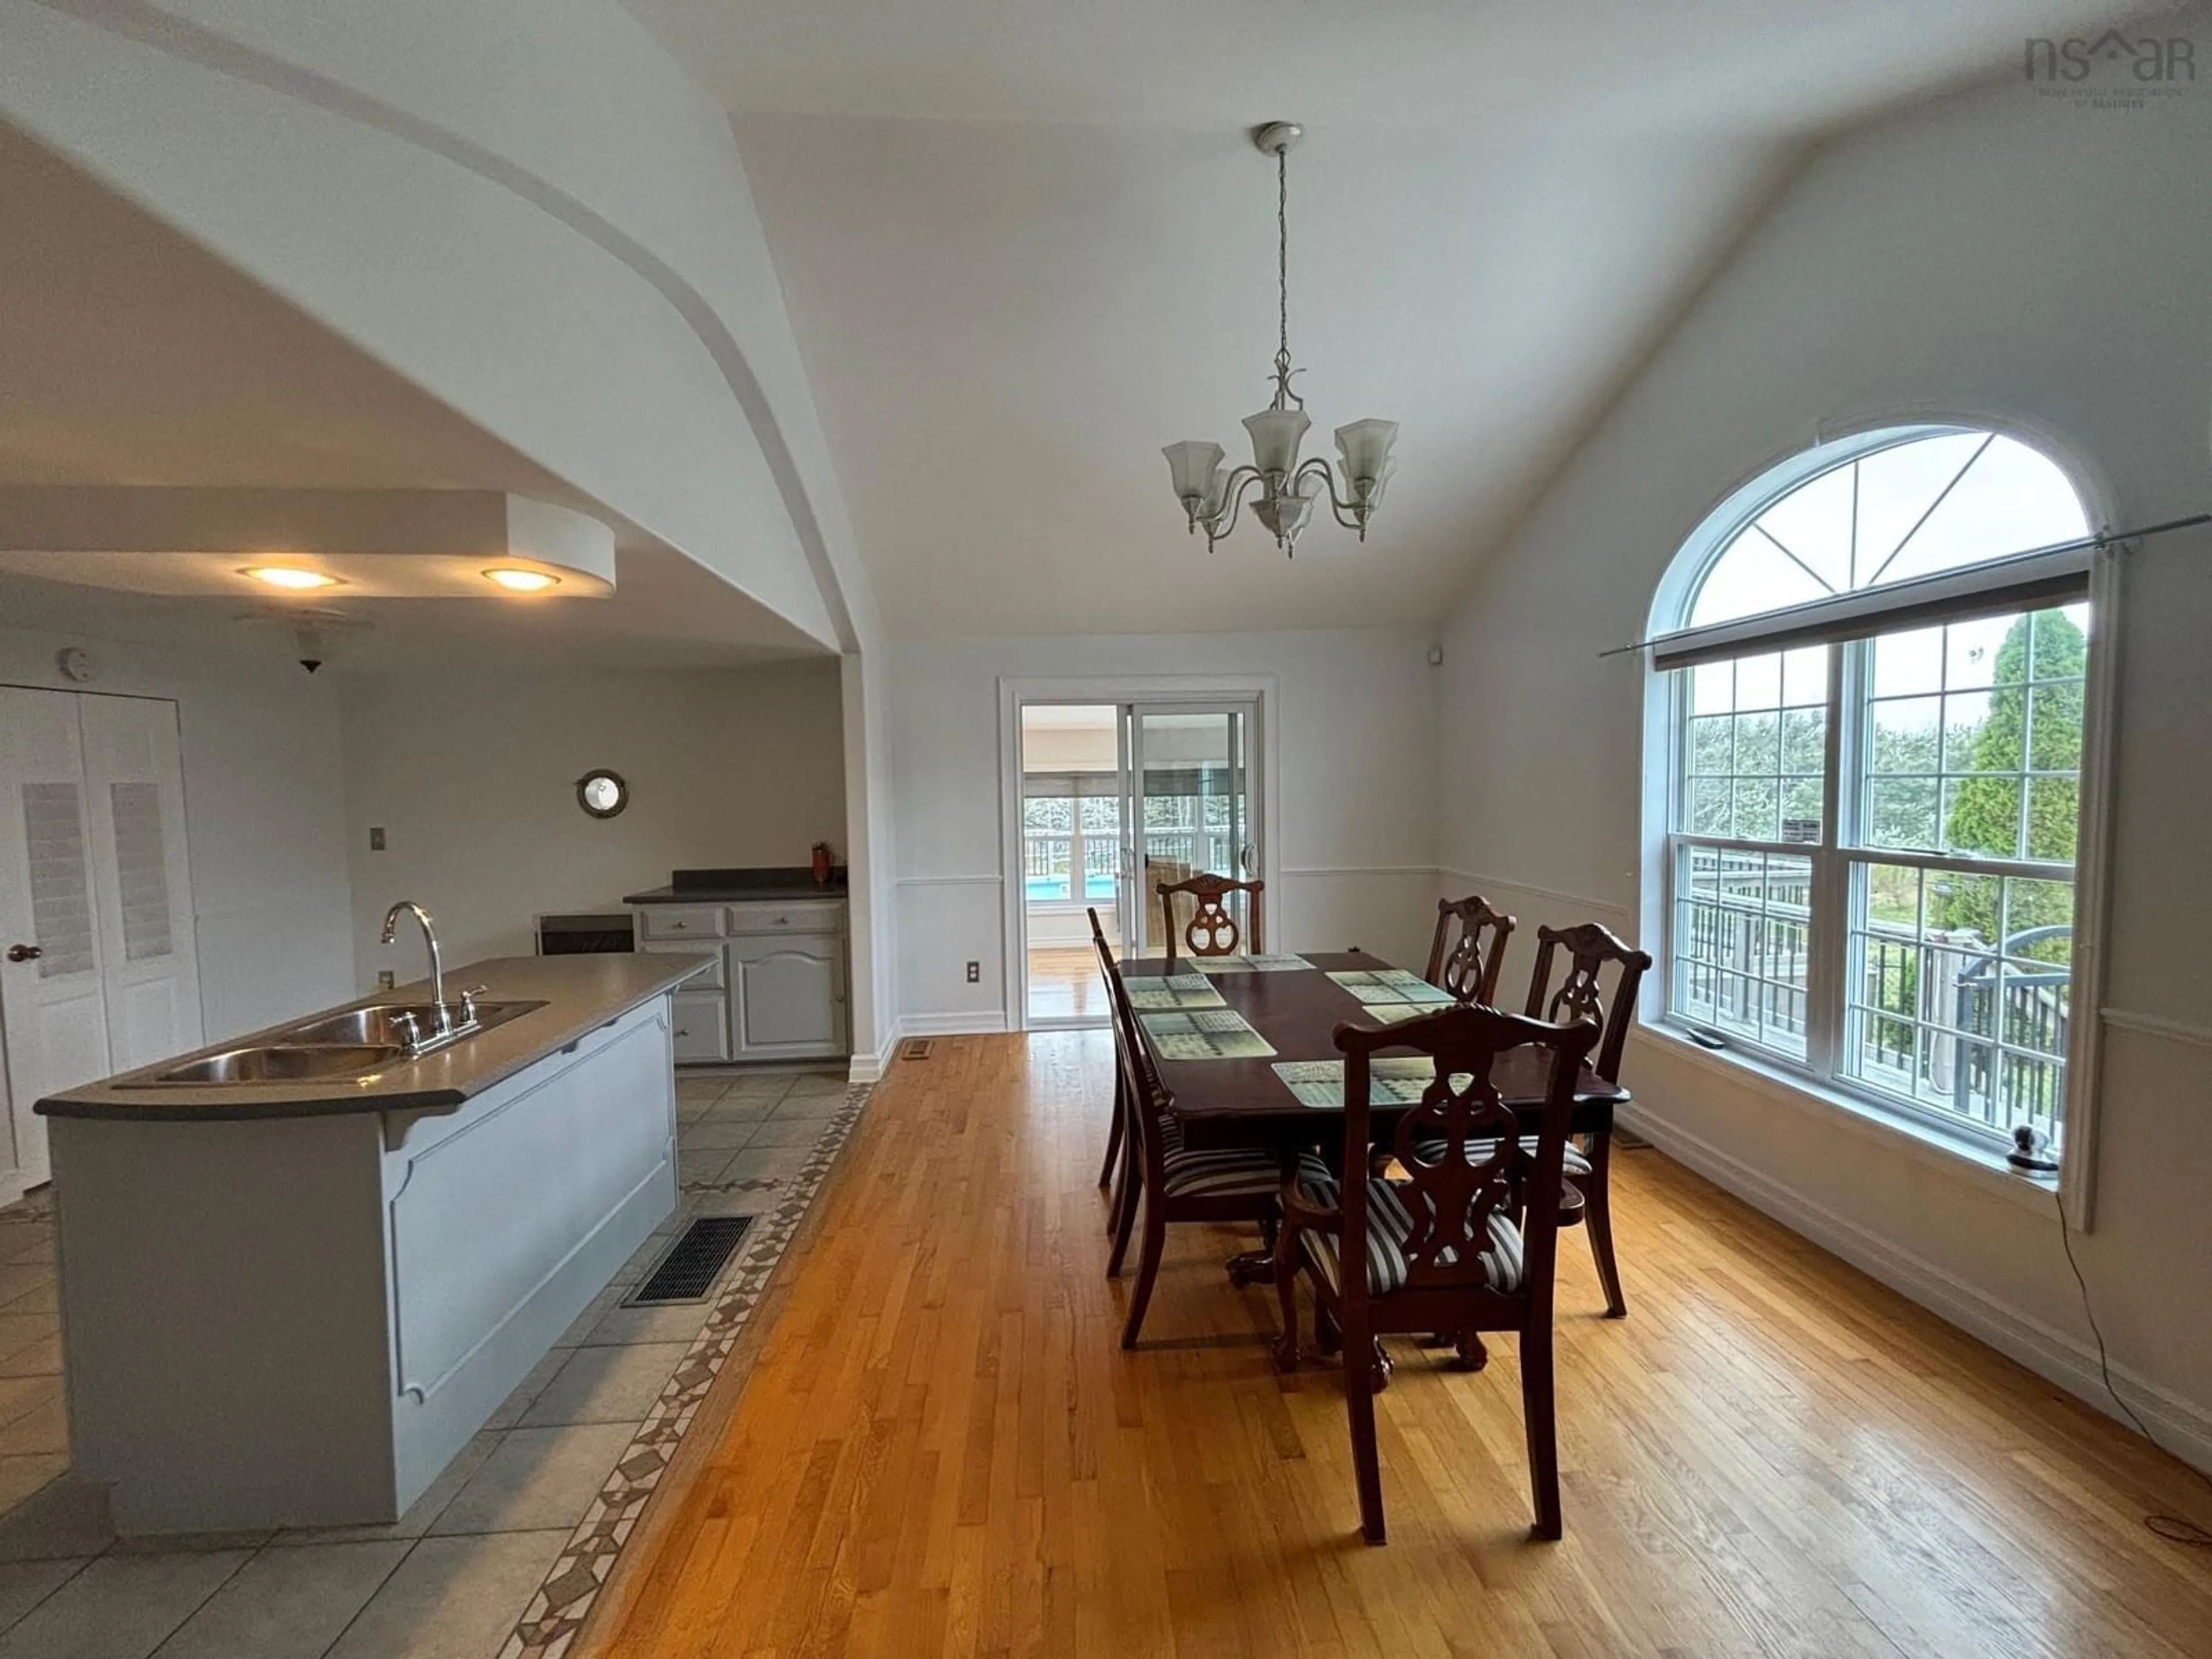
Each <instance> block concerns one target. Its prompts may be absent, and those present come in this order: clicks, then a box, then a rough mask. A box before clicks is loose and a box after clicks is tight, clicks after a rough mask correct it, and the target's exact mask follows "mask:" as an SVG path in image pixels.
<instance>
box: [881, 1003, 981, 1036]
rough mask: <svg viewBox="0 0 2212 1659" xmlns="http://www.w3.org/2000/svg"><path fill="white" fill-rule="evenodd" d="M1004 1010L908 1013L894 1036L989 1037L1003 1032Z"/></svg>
mask: <svg viewBox="0 0 2212 1659" xmlns="http://www.w3.org/2000/svg"><path fill="white" fill-rule="evenodd" d="M1007 1029H1008V1028H1007V1025H1006V1011H1005V1010H1004V1009H1000V1008H979V1009H976V1010H975V1011H974V1012H969V1013H950V1014H908V1015H907V1016H906V1017H905V1018H903V1019H902V1020H900V1021H899V1024H898V1034H899V1036H902V1037H910V1036H995V1035H997V1034H999V1033H1000V1032H1003V1031H1005V1030H1007Z"/></svg>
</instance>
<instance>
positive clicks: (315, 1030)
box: [131, 1001, 545, 1088]
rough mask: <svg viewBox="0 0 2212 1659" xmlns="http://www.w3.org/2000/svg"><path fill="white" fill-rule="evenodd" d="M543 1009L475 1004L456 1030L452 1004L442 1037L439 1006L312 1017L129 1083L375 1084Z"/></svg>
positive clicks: (385, 1005) (379, 1007)
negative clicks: (470, 1018)
mask: <svg viewBox="0 0 2212 1659" xmlns="http://www.w3.org/2000/svg"><path fill="white" fill-rule="evenodd" d="M544 1006H545V1004H544V1002H543V1001H537V1002H478V1003H476V1004H474V1009H475V1013H476V1019H475V1023H474V1024H462V1023H461V1011H460V1006H459V1005H457V1004H451V1003H449V1004H447V1005H446V1007H445V1010H444V1012H445V1013H446V1015H447V1018H448V1020H449V1022H450V1029H449V1030H447V1031H443V1032H441V1030H440V1029H439V1028H440V1020H439V1015H440V1012H441V1011H440V1008H439V1006H438V1005H437V1004H436V1003H432V1002H380V1003H371V1004H370V1005H368V1006H367V1007H362V1008H348V1009H346V1010H344V1011H343V1012H340V1013H335V1014H317V1015H315V1016H314V1017H313V1018H309V1019H303V1020H301V1021H300V1022H299V1023H298V1024H294V1025H287V1026H285V1027H283V1029H282V1030H276V1031H273V1032H271V1033H270V1034H269V1035H268V1036H266V1037H264V1038H262V1039H261V1040H260V1041H258V1042H254V1043H252V1044H248V1045H245V1046H241V1047H240V1048H226V1049H223V1050H222V1052H221V1053H218V1054H202V1055H200V1056H199V1057H198V1058H197V1059H196V1060H185V1061H184V1062H183V1063H182V1064H181V1065H177V1066H169V1067H167V1068H166V1069H164V1070H162V1071H160V1072H155V1073H150V1074H149V1075H148V1076H145V1077H140V1078H134V1079H131V1086H136V1087H138V1088H154V1087H160V1088H169V1087H173V1086H174V1085H178V1084H180V1083H217V1084H231V1085H236V1084H245V1083H298V1082H310V1081H312V1082H329V1081H331V1080H333V1079H349V1078H362V1077H373V1076H374V1075H375V1074H376V1073H379V1072H381V1071H383V1070H385V1069H386V1067H387V1066H396V1065H398V1064H399V1063H400V1062H401V1061H403V1060H416V1059H419V1058H421V1057H422V1055H424V1054H431V1053H435V1051H436V1050H438V1049H440V1048H450V1047H451V1046H452V1045H453V1043H456V1042H467V1041H468V1040H469V1039H471V1038H472V1037H477V1036H483V1033H485V1032H486V1031H489V1030H491V1029H492V1028H493V1027H494V1026H495V1025H504V1024H507V1021H509V1020H511V1019H517V1018H520V1017H521V1016H522V1015H524V1014H526V1013H529V1012H531V1011H532V1009H536V1008H543V1007H544Z"/></svg>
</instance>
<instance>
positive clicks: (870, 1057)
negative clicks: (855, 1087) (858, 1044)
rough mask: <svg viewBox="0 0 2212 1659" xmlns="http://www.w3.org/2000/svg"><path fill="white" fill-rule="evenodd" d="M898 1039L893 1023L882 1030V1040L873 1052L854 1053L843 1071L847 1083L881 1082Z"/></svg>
mask: <svg viewBox="0 0 2212 1659" xmlns="http://www.w3.org/2000/svg"><path fill="white" fill-rule="evenodd" d="M898 1040H899V1033H898V1027H897V1026H896V1024H894V1025H893V1026H892V1027H891V1028H890V1030H888V1031H886V1032H884V1040H883V1042H881V1043H880V1044H879V1045H878V1047H877V1048H876V1051H875V1053H873V1054H859V1053H855V1054H854V1056H853V1061H852V1065H851V1066H850V1068H849V1069H848V1071H847V1072H846V1073H845V1080H846V1081H847V1082H848V1083H880V1082H882V1081H883V1076H884V1073H885V1072H887V1071H889V1070H890V1064H891V1054H892V1052H893V1051H894V1050H895V1049H896V1048H897V1047H898Z"/></svg>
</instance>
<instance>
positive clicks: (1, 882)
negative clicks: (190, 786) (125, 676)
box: [0, 687, 200, 1189]
mask: <svg viewBox="0 0 2212 1659" xmlns="http://www.w3.org/2000/svg"><path fill="white" fill-rule="evenodd" d="M197 960H198V959H197V954H196V952H195V950H194V947H193V939H192V910H191V882H190V877H189V873H188V871H187V868H186V865H185V833H184V782H183V775H182V769H181V763H180V756H179V744H178V738H177V711H176V705H175V704H174V703H169V702H155V701H153V700H151V699H146V698H137V697H109V696H90V695H84V694H79V693H76V692H66V691H35V690H19V689H15V688H7V687H0V1040H4V1042H5V1046H6V1067H5V1082H6V1095H7V1106H8V1111H7V1120H8V1124H7V1127H8V1143H7V1145H6V1146H5V1147H4V1148H0V1151H4V1152H6V1153H7V1155H8V1158H9V1164H11V1165H12V1168H11V1169H10V1170H8V1171H7V1176H6V1179H7V1183H8V1184H9V1186H12V1187H14V1188H17V1189H21V1188H25V1187H30V1186H35V1185H37V1184H38V1183H39V1182H42V1181H44V1180H46V1177H47V1176H48V1175H49V1174H50V1173H51V1166H50V1164H49V1163H48V1159H47V1156H46V1122H45V1120H44V1119H42V1118H40V1117H39V1116H38V1115H36V1113H34V1112H33V1110H32V1107H33V1104H34V1103H36V1102H37V1101H38V1100H39V1099H40V1097H43V1096H46V1095H50V1094H53V1093H55V1092H57V1091H60V1090H63V1089H68V1088H73V1087H75V1086H76V1085H78V1084H80V1083H88V1082H90V1081H92V1080H93V1079H95V1078H100V1077H105V1076H106V1075H108V1074H109V1073H112V1072H118V1071H125V1070H128V1069H130V1068H131V1067H132V1066H143V1065H145V1064H147V1063H149V1062H150V1061H152V1060H160V1059H161V1058H163V1057H165V1056H166V1055H169V1054H176V1053H179V1051H181V1050H184V1049H188V1048H195V1047H197V1045H198V1043H199V1041H200V1000H199V978H198V967H197Z"/></svg>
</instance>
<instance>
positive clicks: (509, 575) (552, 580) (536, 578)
mask: <svg viewBox="0 0 2212 1659" xmlns="http://www.w3.org/2000/svg"><path fill="white" fill-rule="evenodd" d="M484 574H485V575H486V576H487V577H489V579H490V580H493V581H495V582H497V583H498V584H499V585H500V586H501V587H504V588H505V589H507V592H510V593H543V592H544V591H545V590H546V589H547V588H549V587H557V586H560V583H561V579H560V578H559V577H558V576H549V575H547V574H545V573H544V571H542V570H521V569H517V568H513V567H512V566H501V567H500V568H496V569H492V570H487V571H485V572H484Z"/></svg>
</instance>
